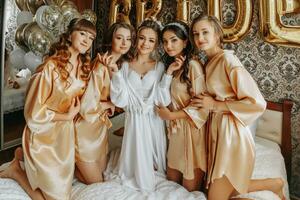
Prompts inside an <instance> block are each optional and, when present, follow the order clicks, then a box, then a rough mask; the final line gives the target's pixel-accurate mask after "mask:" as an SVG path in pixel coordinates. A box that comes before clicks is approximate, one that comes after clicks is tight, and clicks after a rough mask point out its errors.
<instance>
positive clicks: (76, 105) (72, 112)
mask: <svg viewBox="0 0 300 200" xmlns="http://www.w3.org/2000/svg"><path fill="white" fill-rule="evenodd" d="M79 111H80V100H79V97H75V98H73V99H72V102H71V106H70V108H69V112H68V114H67V118H68V119H69V120H73V119H74V117H75V116H76V115H77V114H78V113H79Z"/></svg>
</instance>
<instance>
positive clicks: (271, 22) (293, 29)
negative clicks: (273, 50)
mask: <svg viewBox="0 0 300 200" xmlns="http://www.w3.org/2000/svg"><path fill="white" fill-rule="evenodd" d="M290 2H291V1H290V0H261V1H260V31H261V33H262V35H263V37H264V39H265V40H266V41H267V42H269V43H273V44H279V45H284V46H293V47H300V27H299V26H288V25H284V24H283V23H282V21H281V17H282V14H283V13H287V12H291V11H292V12H299V4H296V3H295V4H288V3H290ZM284 5H285V7H284ZM287 5H289V6H287ZM291 5H292V6H291ZM276 8H277V9H276ZM280 13H282V14H280Z"/></svg>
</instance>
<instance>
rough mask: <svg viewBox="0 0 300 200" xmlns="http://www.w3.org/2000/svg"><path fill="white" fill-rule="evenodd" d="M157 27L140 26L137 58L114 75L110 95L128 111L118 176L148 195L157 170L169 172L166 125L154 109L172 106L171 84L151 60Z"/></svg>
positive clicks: (153, 188) (125, 63)
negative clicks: (147, 192) (159, 106)
mask: <svg viewBox="0 0 300 200" xmlns="http://www.w3.org/2000/svg"><path fill="white" fill-rule="evenodd" d="M155 24H156V23H155V22H154V21H150V20H147V21H145V22H144V23H142V25H141V26H140V28H139V30H138V41H137V43H138V44H137V51H138V55H137V56H136V58H134V59H133V61H131V62H130V63H128V62H124V63H123V64H122V67H121V69H120V70H117V72H115V73H114V75H113V77H112V82H111V93H110V95H111V101H112V102H113V103H114V104H115V105H116V106H118V107H121V108H123V109H124V110H125V129H124V136H123V142H122V149H121V155H120V160H119V176H120V177H121V180H122V183H123V184H124V185H127V186H129V187H132V188H135V189H141V190H142V191H149V192H150V191H153V190H155V170H156V171H157V172H158V173H161V174H164V173H165V169H166V132H165V124H164V121H163V120H161V119H160V118H159V116H158V115H157V114H156V113H155V106H156V105H163V106H167V105H169V104H170V102H171V99H170V84H171V80H172V76H171V75H168V74H165V73H164V71H165V68H164V65H163V64H162V63H161V62H158V61H155V60H153V59H151V58H150V53H151V52H153V51H154V49H155V47H156V46H157V43H158V34H157V30H156V29H154V28H153V27H151V26H153V25H155ZM150 25H151V26H150ZM153 38H154V39H155V42H153V41H152V40H153ZM141 63H143V64H141Z"/></svg>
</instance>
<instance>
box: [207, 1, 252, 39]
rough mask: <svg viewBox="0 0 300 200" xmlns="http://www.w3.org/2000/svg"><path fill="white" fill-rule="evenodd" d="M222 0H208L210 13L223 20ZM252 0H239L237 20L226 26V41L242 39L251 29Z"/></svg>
mask: <svg viewBox="0 0 300 200" xmlns="http://www.w3.org/2000/svg"><path fill="white" fill-rule="evenodd" d="M222 2H223V1H220V0H211V1H208V10H207V12H208V14H209V15H214V16H215V17H217V18H218V19H219V20H221V21H223V17H222ZM252 4H253V3H252V0H237V1H236V8H237V9H236V15H235V18H236V19H235V21H234V23H233V24H232V25H230V26H224V27H223V30H224V41H225V42H236V41H239V40H241V39H242V38H243V37H245V36H246V34H247V33H248V32H249V30H250V24H251V20H252V11H253V6H252Z"/></svg>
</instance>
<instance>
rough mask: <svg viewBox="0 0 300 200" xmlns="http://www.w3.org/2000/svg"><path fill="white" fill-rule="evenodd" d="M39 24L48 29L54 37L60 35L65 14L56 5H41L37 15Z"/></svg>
mask: <svg viewBox="0 0 300 200" xmlns="http://www.w3.org/2000/svg"><path fill="white" fill-rule="evenodd" d="M35 18H36V22H37V23H38V25H39V26H40V27H41V28H43V29H44V30H47V31H48V32H49V33H50V34H51V35H52V36H53V37H54V38H56V37H58V36H59V30H60V26H61V23H62V20H63V15H62V13H61V11H60V8H59V7H58V6H56V5H54V4H53V5H50V6H46V5H45V6H41V7H40V8H39V9H38V10H37V12H36V15H35Z"/></svg>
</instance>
